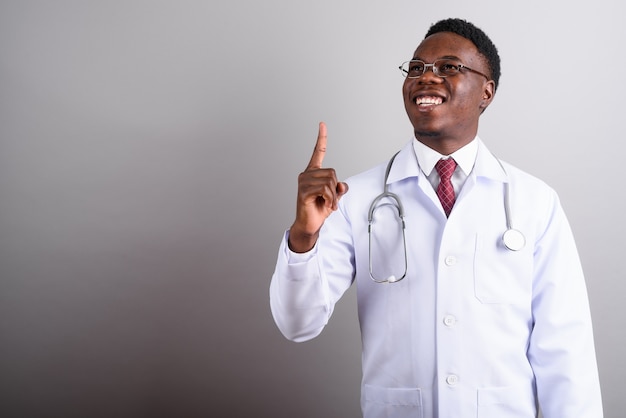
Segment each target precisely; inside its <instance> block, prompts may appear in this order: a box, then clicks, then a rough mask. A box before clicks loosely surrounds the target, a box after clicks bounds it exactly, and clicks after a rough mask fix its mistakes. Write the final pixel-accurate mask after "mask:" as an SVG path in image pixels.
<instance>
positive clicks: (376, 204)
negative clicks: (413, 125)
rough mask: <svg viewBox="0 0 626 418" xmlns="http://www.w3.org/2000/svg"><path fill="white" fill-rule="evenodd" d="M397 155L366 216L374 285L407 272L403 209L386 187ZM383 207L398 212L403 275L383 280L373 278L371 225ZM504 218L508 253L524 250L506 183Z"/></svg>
mask: <svg viewBox="0 0 626 418" xmlns="http://www.w3.org/2000/svg"><path fill="white" fill-rule="evenodd" d="M399 153H400V151H398V152H397V153H395V154H394V156H393V157H391V159H390V160H389V163H388V164H387V169H386V170H385V178H384V180H383V192H382V193H381V194H379V195H378V196H376V198H374V200H373V201H372V203H371V204H370V208H369V212H368V215H367V221H368V226H367V235H368V241H369V243H368V245H369V273H370V277H371V279H372V280H373V281H375V282H376V283H396V282H399V281H400V280H402V279H404V278H405V277H406V274H407V270H408V256H407V251H406V233H405V228H406V224H405V222H404V207H403V206H402V201H401V200H400V197H399V196H398V195H397V194H395V193H392V192H390V191H389V186H388V185H387V179H388V178H389V173H390V172H391V166H392V165H393V161H394V160H395V159H396V156H397V155H398V154H399ZM494 157H495V156H494ZM496 160H497V161H498V164H500V167H502V170H503V171H504V173H505V174H507V173H506V169H505V168H504V166H503V165H502V162H501V161H500V160H499V159H498V158H497V157H496ZM383 199H386V200H388V201H387V202H385V203H382V204H381V203H380V201H381V200H383ZM383 206H393V207H395V209H396V210H397V212H398V218H399V219H400V224H401V229H402V246H403V250H404V273H402V275H401V276H399V277H398V276H396V275H394V274H391V275H389V276H387V277H386V278H384V279H380V278H377V277H375V275H374V272H373V269H372V225H373V223H374V213H375V212H376V210H378V209H379V208H381V207H383ZM504 216H505V218H506V228H507V229H506V231H504V233H503V234H502V243H503V244H504V246H505V247H506V248H507V249H508V250H510V251H519V250H521V249H522V248H524V246H525V245H526V238H525V237H524V234H522V232H521V231H520V230H518V229H515V228H513V226H512V223H511V207H510V200H509V183H508V182H505V183H504Z"/></svg>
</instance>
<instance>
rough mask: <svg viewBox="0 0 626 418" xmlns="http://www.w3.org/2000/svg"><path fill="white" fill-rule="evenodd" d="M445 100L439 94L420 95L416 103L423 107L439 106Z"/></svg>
mask: <svg viewBox="0 0 626 418" xmlns="http://www.w3.org/2000/svg"><path fill="white" fill-rule="evenodd" d="M443 102H444V100H443V97H439V96H418V97H416V98H415V104H416V105H418V106H423V107H434V106H439V105H440V104H442V103H443Z"/></svg>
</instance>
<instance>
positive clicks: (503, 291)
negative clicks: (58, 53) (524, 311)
mask: <svg viewBox="0 0 626 418" xmlns="http://www.w3.org/2000/svg"><path fill="white" fill-rule="evenodd" d="M531 288H532V253H531V252H530V251H529V250H528V249H523V250H521V251H510V250H507V249H505V248H504V245H502V244H501V242H499V240H497V239H493V240H485V239H484V238H483V237H481V236H478V235H477V236H476V246H475V251H474V294H475V296H476V299H478V300H479V301H480V302H481V303H483V304H518V303H525V301H528V300H529V298H530V295H531Z"/></svg>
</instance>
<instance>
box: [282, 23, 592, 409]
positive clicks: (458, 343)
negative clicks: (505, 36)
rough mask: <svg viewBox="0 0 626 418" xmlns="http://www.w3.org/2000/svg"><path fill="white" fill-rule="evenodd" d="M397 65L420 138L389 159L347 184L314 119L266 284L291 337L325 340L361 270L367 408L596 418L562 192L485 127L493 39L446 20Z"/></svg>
mask: <svg viewBox="0 0 626 418" xmlns="http://www.w3.org/2000/svg"><path fill="white" fill-rule="evenodd" d="M401 70H402V71H403V74H404V75H405V76H406V79H405V82H404V85H403V89H402V91H403V97H404V104H405V108H406V112H407V115H408V117H409V119H410V121H411V123H412V125H413V127H414V136H415V139H414V140H411V142H410V143H409V144H407V145H406V146H405V147H404V148H403V149H402V150H401V151H400V152H399V153H398V154H397V156H396V157H395V160H393V163H392V164H390V165H388V164H382V165H381V166H379V167H376V168H374V169H372V170H369V171H367V172H365V173H362V174H360V175H357V176H354V177H353V178H351V179H348V180H347V181H346V182H345V183H343V182H339V181H338V180H337V178H336V176H335V172H334V171H333V170H332V169H328V168H322V163H323V158H324V154H325V151H326V141H327V137H326V135H327V134H326V126H325V125H324V124H323V123H321V124H320V129H319V135H318V138H317V144H316V147H315V151H314V152H313V156H312V157H311V161H310V163H309V165H308V167H307V169H306V170H305V171H304V172H303V173H302V174H301V175H300V177H299V181H298V199H297V209H296V219H295V221H294V223H293V225H292V226H291V228H290V229H289V231H288V232H287V233H286V235H285V239H284V241H283V243H282V245H281V248H280V250H279V256H278V262H277V265H276V271H275V273H274V276H273V278H272V282H271V286H270V301H271V308H272V312H273V315H274V318H275V321H276V323H277V325H278V327H279V328H280V330H281V331H282V332H283V334H284V335H285V336H286V337H287V338H289V339H292V340H294V341H305V340H308V339H311V338H313V337H315V336H317V335H318V334H319V333H320V332H321V331H322V329H323V328H324V326H325V325H326V323H327V322H328V320H329V318H330V316H331V314H332V312H333V307H334V304H335V303H336V302H337V300H338V299H339V298H340V297H341V295H342V294H343V293H344V292H345V290H346V289H347V288H348V287H349V286H350V285H351V284H352V283H353V282H356V285H357V298H358V311H359V321H360V325H361V332H362V340H363V382H362V396H361V406H362V409H363V413H364V416H365V417H439V418H444V417H446V418H447V417H454V418H458V417H497V418H514V417H515V418H517V417H519V418H521V417H524V418H530V417H535V416H537V413H538V409H541V411H542V413H543V415H544V417H546V418H569V417H571V418H574V417H575V418H592V417H593V418H596V417H601V416H602V405H601V396H600V387H599V379H598V374H597V367H596V359H595V351H594V343H593V335H592V326H591V319H590V312H589V306H588V300H587V293H586V288H585V283H584V278H583V274H582V269H581V265H580V262H579V259H578V254H577V251H576V247H575V244H574V240H573V237H572V233H571V230H570V227H569V224H568V222H567V219H566V217H565V215H564V213H563V210H562V208H561V206H560V204H559V200H558V197H557V195H556V193H555V192H554V191H553V190H552V189H551V188H549V187H548V186H547V185H546V184H544V183H543V182H541V181H540V180H538V179H536V178H534V177H532V176H530V175H528V174H526V173H524V172H522V171H520V170H519V169H517V168H515V167H513V166H511V165H509V164H506V163H504V162H500V161H499V160H498V159H497V158H496V157H495V156H493V155H492V154H491V153H490V152H489V151H488V150H487V148H486V146H485V144H484V143H483V142H482V141H481V140H480V139H479V138H478V137H477V132H478V120H479V118H480V115H481V114H482V112H483V111H484V110H485V109H486V108H487V107H488V106H489V105H490V104H491V102H492V100H493V98H494V95H495V92H496V88H497V86H498V81H499V76H500V61H499V56H498V53H497V50H496V48H495V46H494V45H493V43H492V42H491V40H490V39H489V38H488V37H487V36H486V35H485V34H484V33H483V32H482V31H481V30H480V29H478V28H476V27H475V26H474V25H472V24H471V23H468V22H466V21H463V20H459V19H447V20H443V21H440V22H438V23H436V24H434V25H433V26H431V28H430V30H429V31H428V33H427V34H426V37H425V39H424V40H423V41H422V43H421V44H420V45H419V46H418V47H417V49H416V51H415V53H414V55H413V58H412V60H411V61H410V62H408V63H405V64H403V66H401ZM440 160H441V162H440ZM442 165H444V166H445V167H442ZM446 171H448V173H446ZM450 172H451V173H452V174H450ZM383 184H384V185H385V188H386V191H387V193H386V194H385V195H384V196H382V197H381V198H380V199H377V196H379V195H380V193H381V192H382V191H383V190H382V189H383ZM348 185H349V186H348ZM375 199H376V202H375V204H373V205H372V202H373V201H374V200H375ZM368 218H372V222H371V224H372V225H371V227H369V226H368V225H369V224H370V222H369V219H368ZM403 221H404V224H405V225H406V228H405V230H403V229H402V225H403ZM509 226H510V227H511V228H509ZM513 227H514V228H515V230H513ZM368 231H369V232H370V235H368ZM504 231H507V232H506V234H504V235H505V238H506V239H504V238H503V233H504ZM510 235H512V237H513V238H511V237H510Z"/></svg>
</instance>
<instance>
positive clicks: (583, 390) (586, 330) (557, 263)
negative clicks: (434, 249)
mask: <svg viewBox="0 0 626 418" xmlns="http://www.w3.org/2000/svg"><path fill="white" fill-rule="evenodd" d="M550 200H551V204H550V205H549V206H548V208H549V209H548V213H547V214H546V215H547V216H546V219H548V223H547V226H546V227H545V229H544V230H543V233H542V234H541V235H540V236H539V238H538V240H537V242H536V245H535V253H534V282H533V300H532V308H533V322H534V325H533V331H532V335H531V339H530V344H529V348H528V358H529V361H530V363H531V365H532V367H533V370H534V373H535V376H536V382H537V394H538V398H539V404H540V407H541V410H542V413H543V416H544V417H545V418H574V417H575V418H599V417H602V400H601V394H600V383H599V378H598V371H597V364H596V355H595V348H594V340H593V331H592V323H591V314H590V309H589V302H588V297H587V289H586V286H585V280H584V277H583V271H582V267H581V264H580V260H579V257H578V252H577V249H576V245H575V243H574V238H573V234H572V231H571V228H570V225H569V223H568V221H567V219H566V216H565V214H564V212H563V210H562V208H561V205H560V203H559V200H558V197H557V195H556V193H554V192H552V196H551V199H550Z"/></svg>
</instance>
